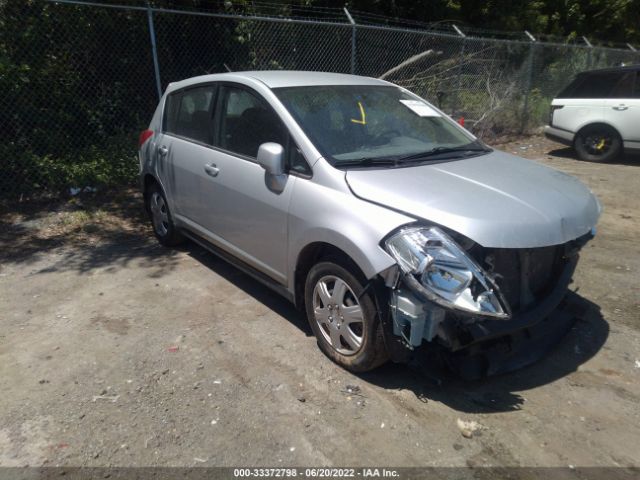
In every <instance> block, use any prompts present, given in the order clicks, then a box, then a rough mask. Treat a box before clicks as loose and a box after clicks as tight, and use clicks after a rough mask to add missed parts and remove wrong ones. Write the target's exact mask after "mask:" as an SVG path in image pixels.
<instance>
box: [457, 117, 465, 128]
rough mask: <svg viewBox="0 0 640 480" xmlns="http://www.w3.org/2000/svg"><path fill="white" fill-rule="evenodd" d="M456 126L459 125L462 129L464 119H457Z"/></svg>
mask: <svg viewBox="0 0 640 480" xmlns="http://www.w3.org/2000/svg"><path fill="white" fill-rule="evenodd" d="M458 124H459V125H460V126H461V127H464V117H460V118H459V119H458Z"/></svg>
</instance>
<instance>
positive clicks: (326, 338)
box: [305, 259, 388, 372]
mask: <svg viewBox="0 0 640 480" xmlns="http://www.w3.org/2000/svg"><path fill="white" fill-rule="evenodd" d="M338 262H339V260H336V259H331V260H330V261H323V262H320V263H318V264H316V265H315V266H314V267H312V268H311V270H310V271H309V273H308V275H307V280H306V283H305V307H306V312H307V318H308V320H309V324H310V325H311V328H312V329H313V333H314V334H315V336H316V339H317V341H318V345H319V347H320V349H321V350H322V351H323V352H324V353H325V355H327V356H328V357H329V358H330V359H331V360H333V361H334V362H336V363H337V364H339V365H340V366H342V367H344V368H346V369H347V370H350V371H352V372H364V371H367V370H371V369H373V368H375V367H377V366H379V365H381V364H382V363H384V362H385V361H386V360H387V358H388V355H387V351H386V348H385V346H384V339H383V334H382V326H381V324H380V319H379V315H378V313H377V310H376V307H375V299H374V298H373V293H372V292H371V291H370V290H367V291H365V287H364V285H363V281H362V280H360V279H359V278H358V275H357V273H354V272H352V271H351V270H355V269H347V268H345V266H342V265H340V264H339V263H338Z"/></svg>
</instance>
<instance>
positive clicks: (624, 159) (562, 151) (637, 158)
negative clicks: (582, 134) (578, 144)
mask: <svg viewBox="0 0 640 480" xmlns="http://www.w3.org/2000/svg"><path fill="white" fill-rule="evenodd" d="M547 155H549V156H552V157H556V158H568V159H571V160H576V161H580V159H579V158H578V156H577V155H576V152H575V150H574V149H573V148H571V147H564V148H556V149H554V150H551V151H549V152H548V153H547ZM587 163H588V162H587ZM607 164H609V165H630V166H636V167H640V154H632V153H625V154H623V155H620V157H618V158H617V159H615V160H612V161H610V162H607Z"/></svg>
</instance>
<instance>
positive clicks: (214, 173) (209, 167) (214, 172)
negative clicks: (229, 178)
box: [204, 163, 220, 177]
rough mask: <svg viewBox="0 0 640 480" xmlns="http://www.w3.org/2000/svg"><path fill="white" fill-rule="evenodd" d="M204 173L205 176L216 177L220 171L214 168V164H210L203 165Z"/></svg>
mask: <svg viewBox="0 0 640 480" xmlns="http://www.w3.org/2000/svg"><path fill="white" fill-rule="evenodd" d="M204 171H205V172H206V173H207V175H210V176H212V177H217V176H218V174H219V173H220V169H219V168H218V167H216V165H215V163H212V164H210V165H205V166H204Z"/></svg>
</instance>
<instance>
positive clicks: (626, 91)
mask: <svg viewBox="0 0 640 480" xmlns="http://www.w3.org/2000/svg"><path fill="white" fill-rule="evenodd" d="M635 79H636V72H627V73H625V74H624V75H622V77H620V79H619V80H618V82H617V83H616V84H615V85H614V87H613V90H611V93H610V94H609V98H631V97H632V96H633V83H634V82H635Z"/></svg>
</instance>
